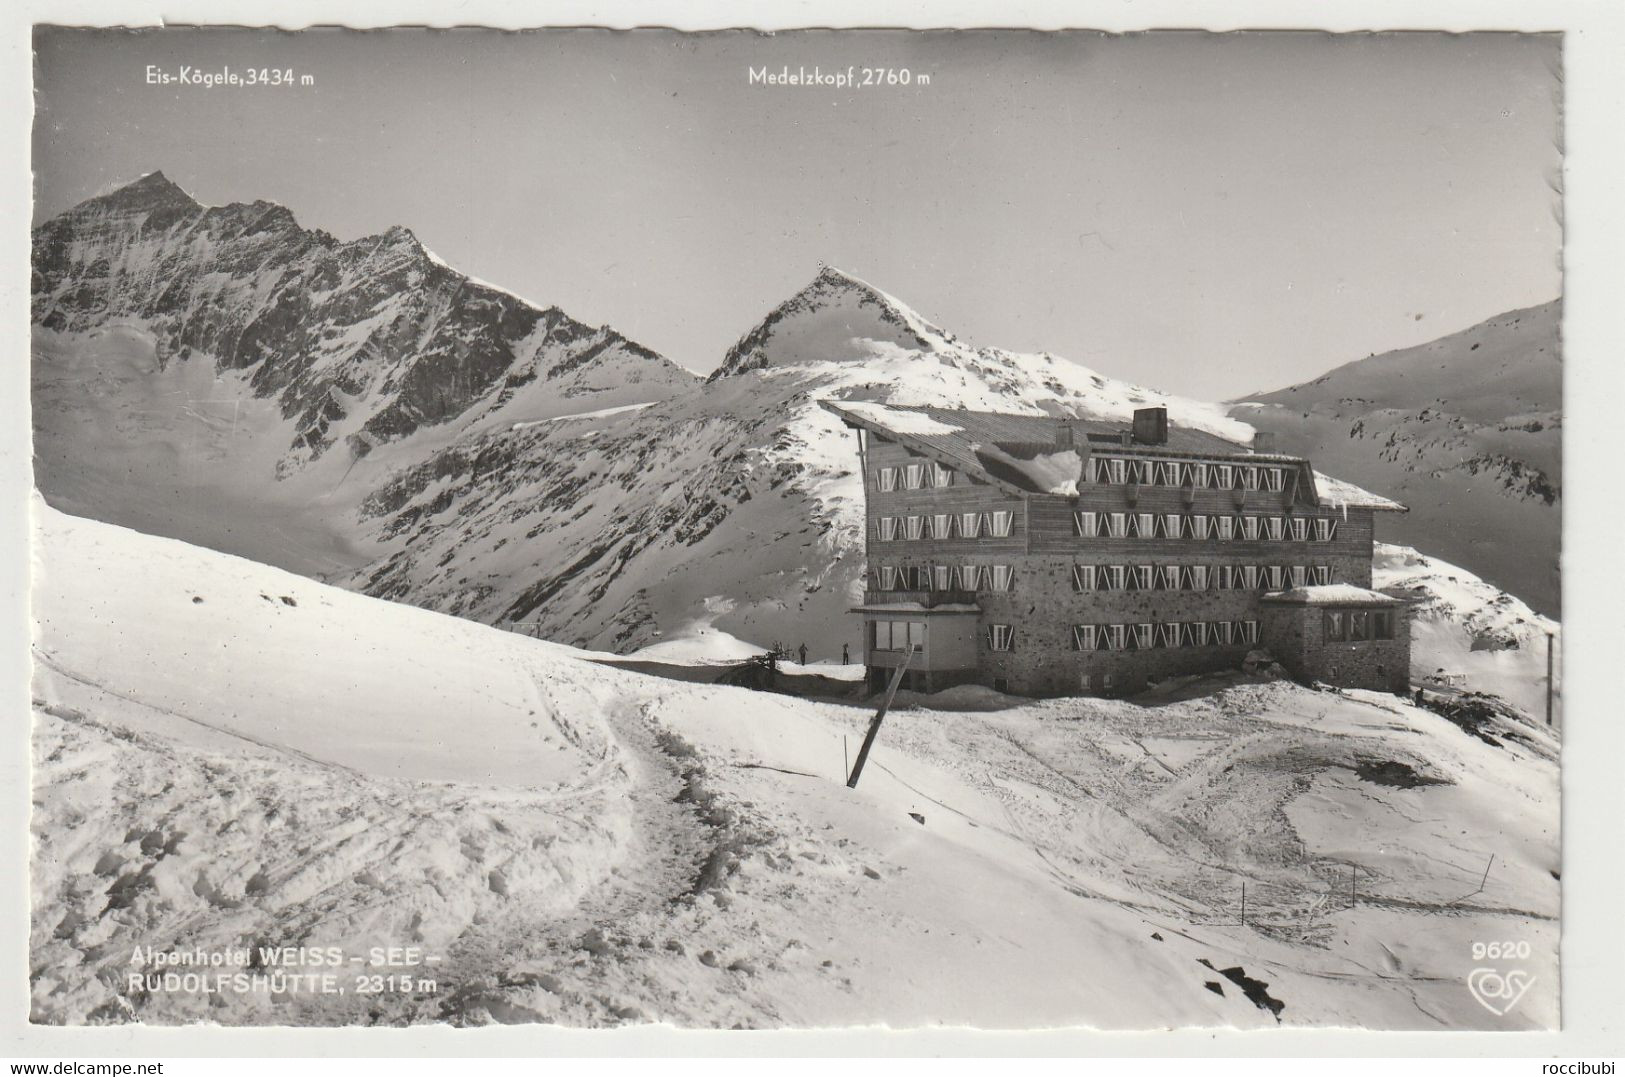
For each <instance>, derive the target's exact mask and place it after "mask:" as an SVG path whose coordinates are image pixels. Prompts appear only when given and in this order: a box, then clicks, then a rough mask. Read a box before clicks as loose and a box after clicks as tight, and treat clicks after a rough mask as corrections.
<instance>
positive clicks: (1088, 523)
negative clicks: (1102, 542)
mask: <svg viewBox="0 0 1625 1077" xmlns="http://www.w3.org/2000/svg"><path fill="white" fill-rule="evenodd" d="M1072 526H1073V527H1074V528H1075V529H1076V530H1077V532H1078V537H1079V538H1094V537H1095V536H1096V535H1098V534H1100V514H1099V513H1098V512H1074V513H1073V514H1072Z"/></svg>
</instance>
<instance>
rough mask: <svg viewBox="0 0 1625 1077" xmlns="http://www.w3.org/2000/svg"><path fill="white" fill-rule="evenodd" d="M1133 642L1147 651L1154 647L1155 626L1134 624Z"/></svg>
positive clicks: (1155, 642) (1155, 640)
mask: <svg viewBox="0 0 1625 1077" xmlns="http://www.w3.org/2000/svg"><path fill="white" fill-rule="evenodd" d="M1134 642H1135V643H1136V644H1137V645H1138V646H1139V648H1140V650H1142V651H1148V650H1150V649H1151V648H1152V647H1155V646H1156V645H1157V626H1156V625H1150V624H1137V625H1135V626H1134Z"/></svg>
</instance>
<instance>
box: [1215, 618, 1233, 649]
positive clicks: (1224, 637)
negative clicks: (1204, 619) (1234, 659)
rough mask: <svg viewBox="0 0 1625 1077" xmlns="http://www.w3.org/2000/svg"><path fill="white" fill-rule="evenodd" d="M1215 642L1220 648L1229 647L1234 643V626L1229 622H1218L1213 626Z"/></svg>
mask: <svg viewBox="0 0 1625 1077" xmlns="http://www.w3.org/2000/svg"><path fill="white" fill-rule="evenodd" d="M1213 630H1214V635H1215V636H1216V637H1217V639H1216V641H1215V642H1217V643H1218V644H1219V645H1220V646H1229V645H1230V644H1231V643H1234V642H1235V639H1236V626H1235V625H1234V624H1233V623H1232V622H1230V621H1219V622H1217V623H1216V624H1214V626H1213Z"/></svg>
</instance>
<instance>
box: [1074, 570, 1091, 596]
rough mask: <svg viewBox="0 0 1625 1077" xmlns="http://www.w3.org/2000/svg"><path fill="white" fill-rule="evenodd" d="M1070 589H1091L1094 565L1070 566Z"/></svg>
mask: <svg viewBox="0 0 1625 1077" xmlns="http://www.w3.org/2000/svg"><path fill="white" fill-rule="evenodd" d="M1072 589H1073V590H1074V591H1093V590H1094V589H1095V566H1094V565H1073V566H1072Z"/></svg>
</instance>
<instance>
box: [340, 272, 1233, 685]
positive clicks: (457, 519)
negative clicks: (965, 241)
mask: <svg viewBox="0 0 1625 1077" xmlns="http://www.w3.org/2000/svg"><path fill="white" fill-rule="evenodd" d="M826 398H841V399H848V400H872V401H882V402H889V403H897V404H937V405H946V406H958V407H968V408H973V409H986V410H1001V411H1012V412H1025V413H1028V414H1073V415H1078V416H1084V417H1092V418H1113V419H1127V418H1129V417H1130V416H1131V414H1132V412H1133V409H1134V408H1136V407H1140V406H1146V405H1155V404H1165V405H1166V406H1167V407H1168V408H1169V413H1170V417H1171V419H1172V420H1173V421H1174V422H1175V423H1179V424H1185V425H1189V426H1193V427H1199V428H1201V429H1204V430H1209V431H1211V432H1214V433H1217V434H1220V435H1221V436H1226V437H1230V438H1233V439H1236V440H1243V441H1244V440H1246V439H1247V438H1248V437H1249V436H1250V430H1249V428H1247V427H1246V426H1245V425H1243V424H1241V423H1237V422H1235V421H1234V420H1231V419H1228V418H1226V417H1225V416H1224V415H1223V412H1222V408H1220V407H1219V406H1217V405H1210V404H1204V403H1199V402H1196V401H1189V400H1183V399H1180V398H1177V397H1170V396H1167V395H1166V394H1161V393H1157V392H1154V391H1152V390H1149V389H1143V388H1140V387H1137V386H1133V385H1128V384H1126V383H1123V382H1119V381H1115V380H1112V379H1109V378H1105V377H1102V376H1100V375H1097V374H1094V373H1093V372H1091V371H1089V370H1087V369H1085V368H1083V367H1080V366H1078V365H1077V364H1075V363H1070V362H1067V361H1065V360H1062V359H1057V358H1056V357H1054V356H1050V355H1019V354H1015V353H1011V352H1005V351H1001V350H999V349H996V348H981V349H973V348H971V347H969V346H967V345H965V344H963V343H961V342H959V341H957V340H956V339H954V338H953V337H952V336H951V335H949V334H946V333H944V332H943V331H942V330H940V329H937V328H936V327H935V326H932V325H931V324H930V323H929V322H927V321H926V320H925V319H924V318H922V317H921V316H920V315H919V314H917V313H915V312H914V311H912V310H910V309H909V308H908V307H906V306H905V305H903V304H902V303H900V302H898V301H897V300H895V299H893V298H892V297H890V296H888V295H886V294H885V293H883V292H880V291H879V290H877V289H875V288H873V287H871V286H870V285H868V284H866V283H864V282H862V281H860V280H857V279H856V278H854V277H851V276H848V275H846V274H844V273H841V272H840V271H838V270H834V269H824V270H822V271H821V272H820V273H819V274H818V276H817V277H816V278H815V279H814V280H813V281H812V283H811V284H809V285H808V286H807V287H806V288H804V289H802V290H801V291H800V292H798V293H797V294H796V295H795V296H793V297H791V298H790V299H789V300H787V301H786V302H785V303H783V304H781V305H780V306H779V307H778V308H776V309H775V310H773V311H772V312H770V313H769V314H768V315H767V317H765V318H764V319H763V320H762V322H761V323H760V324H759V325H758V326H757V327H756V328H755V329H753V330H751V331H750V332H749V333H747V334H746V335H745V336H744V337H743V338H741V340H740V342H739V343H738V344H737V345H736V346H735V347H734V348H733V349H732V350H731V351H730V353H729V355H728V358H727V360H726V361H725V362H724V364H723V365H722V366H721V367H720V368H719V370H718V371H717V373H716V374H714V375H712V377H711V378H710V379H709V381H708V383H707V384H706V385H705V386H704V387H703V388H700V389H696V390H695V391H693V392H690V393H687V394H684V395H681V396H677V397H673V398H671V399H669V400H665V401H661V402H659V403H656V404H654V405H652V406H651V407H649V408H646V409H642V410H640V411H638V412H637V413H636V414H633V415H611V416H606V417H603V418H602V419H601V420H599V421H596V422H582V423H572V424H568V425H564V424H549V425H548V426H546V427H527V428H524V429H521V430H512V431H503V432H495V433H487V434H482V435H479V436H473V437H469V438H465V439H462V440H461V441H459V442H457V443H454V444H453V445H451V446H449V447H448V448H447V449H446V450H445V451H444V452H443V453H441V454H439V455H437V456H436V457H434V458H433V459H431V460H428V461H426V462H424V463H423V464H422V465H421V466H419V467H417V468H415V469H412V470H410V471H407V472H404V473H402V474H401V475H400V476H399V477H398V478H397V479H396V480H395V481H393V482H391V483H389V484H387V485H385V486H384V487H383V488H382V489H381V490H380V491H379V492H378V493H377V494H376V495H375V496H374V497H372V498H370V499H369V500H368V501H367V502H366V504H365V505H364V511H365V512H367V513H369V514H371V515H373V516H374V517H375V518H376V520H377V522H378V526H380V527H381V529H382V533H383V534H385V535H386V536H388V539H387V542H386V547H385V549H386V552H385V554H384V556H383V557H382V558H381V559H380V560H379V561H378V562H377V563H374V564H370V565H368V566H366V567H365V568H363V569H361V570H359V571H358V572H357V573H356V574H355V575H354V576H353V577H351V579H350V585H352V586H356V587H359V588H361V589H364V590H366V591H368V592H369V593H372V594H378V595H382V596H386V597H390V598H396V599H400V600H403V601H410V602H417V603H422V604H425V605H430V606H432V607H433V608H436V609H441V610H445V611H448V612H453V613H458V614H461V615H464V616H470V617H474V618H475V619H478V620H482V621H485V622H487V623H491V624H498V625H510V624H518V625H521V626H524V627H525V628H526V630H529V631H539V632H540V633H541V634H542V635H543V636H546V637H548V638H552V639H557V640H561V641H564V642H570V643H576V644H579V645H582V646H590V647H598V648H606V649H615V650H630V649H635V648H637V647H641V646H646V645H648V644H651V643H653V642H656V641H658V640H660V639H663V638H665V637H667V636H668V635H671V634H681V633H685V632H692V631H697V629H698V627H705V626H715V627H716V628H719V629H721V630H724V631H726V632H729V633H731V634H733V635H736V636H740V637H743V638H745V639H748V640H751V641H752V642H755V643H759V644H767V643H771V642H774V641H775V640H777V641H780V642H783V643H785V644H787V645H789V646H791V647H795V646H797V645H799V644H800V643H802V642H805V643H807V644H808V646H809V648H810V649H811V651H812V652H813V654H814V655H816V656H818V657H822V658H829V657H834V656H837V655H839V653H840V647H841V644H842V643H843V642H845V643H848V644H849V645H851V646H853V647H854V648H855V647H856V646H857V643H858V641H857V639H856V637H855V635H854V630H853V627H852V624H851V619H850V618H849V617H847V616H846V613H845V611H846V608H847V607H848V605H849V604H850V602H851V600H852V599H853V598H854V597H855V595H856V592H857V588H858V586H859V584H858V581H859V577H860V576H861V573H862V568H863V563H862V558H863V544H862V541H861V533H862V487H861V483H860V481H859V476H858V460H857V448H856V443H855V441H854V440H853V436H852V432H851V431H850V430H847V429H845V428H844V427H843V426H842V425H841V423H840V421H839V420H838V419H837V418H836V417H835V416H833V415H831V414H829V413H828V412H826V411H825V410H823V409H822V408H820V407H819V406H818V401H819V400H821V399H826ZM543 535H545V536H546V539H545V542H544V541H541V538H540V537H541V536H543Z"/></svg>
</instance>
